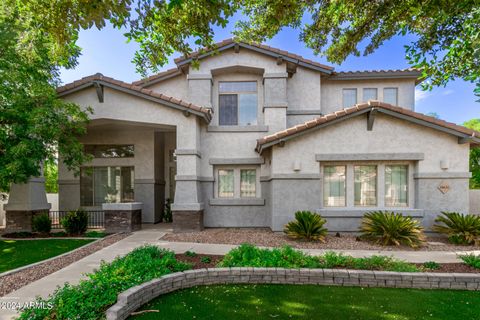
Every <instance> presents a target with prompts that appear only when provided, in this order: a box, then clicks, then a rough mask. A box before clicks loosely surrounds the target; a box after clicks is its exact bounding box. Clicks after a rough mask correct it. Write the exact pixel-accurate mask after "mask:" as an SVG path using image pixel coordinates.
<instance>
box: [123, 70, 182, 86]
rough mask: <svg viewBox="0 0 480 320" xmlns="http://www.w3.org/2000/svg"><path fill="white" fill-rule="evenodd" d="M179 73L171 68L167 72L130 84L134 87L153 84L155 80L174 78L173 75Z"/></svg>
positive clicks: (179, 72)
mask: <svg viewBox="0 0 480 320" xmlns="http://www.w3.org/2000/svg"><path fill="white" fill-rule="evenodd" d="M181 73H182V72H181V71H180V70H179V69H178V68H172V69H168V70H165V71H162V72H160V73H157V74H154V75H152V76H150V77H147V78H144V79H141V80H137V81H134V82H132V84H133V85H136V86H145V85H149V84H153V83H155V82H156V81H157V80H162V79H164V78H169V77H170V76H175V75H177V74H181Z"/></svg>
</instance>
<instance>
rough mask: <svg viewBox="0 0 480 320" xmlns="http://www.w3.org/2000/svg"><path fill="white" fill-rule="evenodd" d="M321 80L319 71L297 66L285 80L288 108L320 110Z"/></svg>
mask: <svg viewBox="0 0 480 320" xmlns="http://www.w3.org/2000/svg"><path fill="white" fill-rule="evenodd" d="M321 82H322V81H321V77H320V73H319V72H317V71H314V70H310V69H306V68H302V67H298V68H297V72H296V73H295V74H294V75H293V76H292V77H291V78H288V80H287V100H288V110H320V109H321V99H320V97H321Z"/></svg>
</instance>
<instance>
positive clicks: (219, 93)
mask: <svg viewBox="0 0 480 320" xmlns="http://www.w3.org/2000/svg"><path fill="white" fill-rule="evenodd" d="M232 82H255V87H256V88H257V91H255V92H253V91H224V92H220V84H221V83H232ZM217 92H218V97H217V105H218V125H219V126H230V127H235V126H257V125H258V123H259V121H258V119H259V114H258V109H259V108H258V106H259V94H258V81H257V80H240V81H235V80H232V81H223V80H222V81H218V88H217ZM233 94H235V95H237V124H234V125H228V124H220V96H221V95H233ZM240 94H255V95H256V96H257V114H256V123H255V124H250V125H247V124H239V121H240V103H239V100H240V98H239V97H238V96H239V95H240Z"/></svg>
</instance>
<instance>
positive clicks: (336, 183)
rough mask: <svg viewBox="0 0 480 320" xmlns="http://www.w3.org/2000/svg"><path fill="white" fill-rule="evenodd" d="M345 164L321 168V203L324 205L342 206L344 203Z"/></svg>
mask: <svg viewBox="0 0 480 320" xmlns="http://www.w3.org/2000/svg"><path fill="white" fill-rule="evenodd" d="M345 173H346V167H345V166H325V167H324V168H323V179H324V180H323V181H324V183H323V205H324V206H325V207H344V206H345V205H346V203H345Z"/></svg>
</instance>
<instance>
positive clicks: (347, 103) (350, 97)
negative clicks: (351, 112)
mask: <svg viewBox="0 0 480 320" xmlns="http://www.w3.org/2000/svg"><path fill="white" fill-rule="evenodd" d="M355 104H357V89H343V107H344V108H349V107H351V106H353V105H355Z"/></svg>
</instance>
